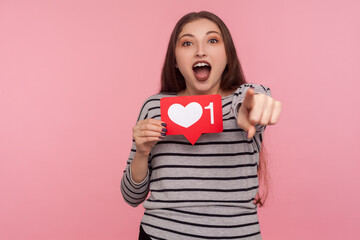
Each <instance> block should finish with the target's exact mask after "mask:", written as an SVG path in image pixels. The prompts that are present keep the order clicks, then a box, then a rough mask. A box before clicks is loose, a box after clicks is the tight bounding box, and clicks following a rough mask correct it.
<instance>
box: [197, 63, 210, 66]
mask: <svg viewBox="0 0 360 240" xmlns="http://www.w3.org/2000/svg"><path fill="white" fill-rule="evenodd" d="M205 66H207V67H209V64H207V63H197V64H196V65H195V66H194V67H205Z"/></svg>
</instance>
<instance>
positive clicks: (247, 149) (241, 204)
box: [121, 84, 270, 240]
mask: <svg viewBox="0 0 360 240" xmlns="http://www.w3.org/2000/svg"><path fill="white" fill-rule="evenodd" d="M249 87H254V91H255V93H262V94H266V95H269V96H270V89H269V88H267V87H265V86H262V85H257V84H243V85H241V86H240V87H239V88H238V89H236V91H234V92H233V93H232V94H231V95H228V96H226V97H223V98H222V111H223V127H224V130H223V132H221V133H204V134H202V135H201V136H200V138H199V139H198V140H197V142H196V143H195V145H191V143H189V142H188V140H187V139H186V138H185V137H184V136H182V135H170V136H166V137H165V138H164V139H163V140H161V141H159V142H158V143H157V144H156V145H155V146H154V147H153V148H152V150H151V153H150V155H149V158H148V166H149V170H148V173H147V176H146V178H145V179H144V181H143V182H141V183H135V182H134V181H133V180H132V177H131V171H130V166H131V162H132V159H133V157H134V155H135V153H136V145H135V142H134V140H133V145H132V148H131V151H130V156H129V159H128V161H127V165H126V169H125V171H124V173H123V177H122V180H121V193H122V195H123V197H124V200H125V201H126V202H127V203H128V204H129V205H131V206H133V207H136V206H138V205H139V204H141V203H143V207H144V209H145V212H144V216H143V218H142V220H141V225H142V227H143V229H144V230H145V232H146V233H147V234H148V235H149V236H150V237H151V239H166V240H176V239H181V240H187V239H189V240H195V239H246V240H250V239H257V240H258V239H261V234H260V225H259V221H258V215H257V206H256V205H255V204H254V199H255V196H256V194H257V192H258V187H259V183H258V176H257V167H258V164H259V151H260V147H261V142H262V134H263V131H264V129H265V126H263V125H260V124H257V125H256V126H255V127H256V134H255V136H254V137H253V138H252V139H247V137H246V132H245V131H244V130H242V129H240V128H239V127H238V126H237V113H238V110H239V107H240V105H241V103H242V101H243V99H244V97H245V94H246V91H247V90H248V89H249ZM171 96H176V94H164V93H159V94H156V95H153V96H151V97H149V98H148V99H147V100H146V101H145V102H144V104H143V106H142V108H141V111H140V114H139V118H138V121H139V120H143V119H147V118H152V119H158V120H161V114H160V99H161V98H162V97H171ZM149 193H150V194H149ZM148 196H149V197H148ZM147 197H148V198H147ZM146 198H147V199H146Z"/></svg>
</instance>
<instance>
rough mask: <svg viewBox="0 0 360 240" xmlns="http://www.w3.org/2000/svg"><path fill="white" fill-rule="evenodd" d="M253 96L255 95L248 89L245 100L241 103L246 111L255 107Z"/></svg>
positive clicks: (252, 90)
mask: <svg viewBox="0 0 360 240" xmlns="http://www.w3.org/2000/svg"><path fill="white" fill-rule="evenodd" d="M254 95H255V92H254V89H252V88H249V89H248V90H247V92H246V95H245V98H244V101H243V105H244V107H245V108H246V109H248V110H250V109H252V108H253V107H254V105H255V99H254Z"/></svg>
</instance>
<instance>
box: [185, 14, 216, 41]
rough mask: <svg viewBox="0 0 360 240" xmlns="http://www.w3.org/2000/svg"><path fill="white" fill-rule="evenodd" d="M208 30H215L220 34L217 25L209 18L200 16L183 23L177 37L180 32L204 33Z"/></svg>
mask: <svg viewBox="0 0 360 240" xmlns="http://www.w3.org/2000/svg"><path fill="white" fill-rule="evenodd" d="M209 31H217V32H218V33H220V34H221V31H220V28H219V27H218V25H217V24H216V23H214V22H212V21H210V20H209V19H206V18H201V19H198V20H195V21H192V22H189V23H187V24H185V25H184V27H183V29H182V31H181V32H180V34H179V37H180V36H181V35H182V34H192V35H205V34H206V33H207V32H209Z"/></svg>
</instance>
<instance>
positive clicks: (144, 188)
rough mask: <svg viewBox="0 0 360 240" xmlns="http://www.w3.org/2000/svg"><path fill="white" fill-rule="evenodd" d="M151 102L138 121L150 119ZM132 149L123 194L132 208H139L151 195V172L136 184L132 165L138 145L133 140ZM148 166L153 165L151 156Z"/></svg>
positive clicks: (122, 184) (143, 109)
mask: <svg viewBox="0 0 360 240" xmlns="http://www.w3.org/2000/svg"><path fill="white" fill-rule="evenodd" d="M150 101H151V100H149V99H147V101H145V102H144V104H143V105H142V108H141V111H140V114H139V117H138V120H137V121H140V120H144V119H146V118H148V109H149V107H148V105H149V104H148V103H149V102H150ZM132 142H133V143H132V147H131V150H130V154H129V158H128V160H127V164H126V168H125V171H124V172H123V176H122V179H121V186H120V189H121V194H122V196H123V198H124V200H125V202H127V203H128V204H129V205H130V206H132V207H137V206H138V205H139V204H141V203H142V202H144V201H145V199H146V197H147V195H148V193H149V179H150V177H149V176H150V170H149V169H148V172H147V175H146V177H145V179H144V180H143V181H142V182H141V183H135V182H134V181H133V179H132V176H131V163H132V160H133V159H134V156H135V153H136V144H135V140H134V139H133V140H132ZM148 164H149V165H150V164H151V157H150V156H149V159H148Z"/></svg>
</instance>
